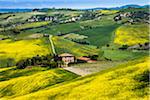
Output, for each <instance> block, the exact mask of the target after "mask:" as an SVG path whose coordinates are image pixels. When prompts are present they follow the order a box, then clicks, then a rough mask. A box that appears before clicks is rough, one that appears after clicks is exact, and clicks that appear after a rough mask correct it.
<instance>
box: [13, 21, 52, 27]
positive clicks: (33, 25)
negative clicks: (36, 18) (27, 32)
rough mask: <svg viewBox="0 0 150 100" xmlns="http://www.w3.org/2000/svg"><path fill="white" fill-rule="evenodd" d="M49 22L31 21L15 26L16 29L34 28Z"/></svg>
mask: <svg viewBox="0 0 150 100" xmlns="http://www.w3.org/2000/svg"><path fill="white" fill-rule="evenodd" d="M49 23H50V22H49V21H43V22H32V23H26V24H22V25H20V26H17V27H16V28H18V29H28V28H36V27H41V26H46V25H48V24H49Z"/></svg>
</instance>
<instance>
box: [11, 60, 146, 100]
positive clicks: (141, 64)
mask: <svg viewBox="0 0 150 100" xmlns="http://www.w3.org/2000/svg"><path fill="white" fill-rule="evenodd" d="M148 64H149V61H148V58H143V59H141V60H136V61H132V62H128V63H125V64H122V65H119V66H117V67H114V68H111V69H108V70H105V71H102V72H99V73H97V74H93V75H90V76H86V77H82V78H79V79H76V80H74V81H72V82H68V83H65V84H63V85H61V84H60V85H57V87H52V88H49V89H47V90H43V91H38V92H35V93H31V94H28V95H24V96H20V97H17V98H13V99H14V100H35V99H37V100H40V99H42V100H48V99H51V100H62V99H63V100H79V99H80V100H88V99H90V100H96V99H97V98H101V99H105V100H110V99H119V100H120V99H121V100H126V99H128V100H129V99H132V100H134V99H135V100H136V99H137V98H138V99H142V100H148V91H149V89H148Z"/></svg>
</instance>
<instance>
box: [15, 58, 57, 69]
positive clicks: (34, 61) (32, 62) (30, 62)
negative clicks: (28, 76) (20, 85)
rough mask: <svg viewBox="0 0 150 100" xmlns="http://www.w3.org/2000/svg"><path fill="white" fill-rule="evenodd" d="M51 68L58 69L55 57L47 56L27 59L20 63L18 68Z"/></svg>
mask: <svg viewBox="0 0 150 100" xmlns="http://www.w3.org/2000/svg"><path fill="white" fill-rule="evenodd" d="M38 65H40V66H43V67H46V66H49V67H50V68H56V67H57V62H56V61H53V56H52V55H46V56H39V55H37V56H35V57H32V58H27V59H25V60H21V61H19V62H18V63H17V64H16V66H17V68H18V69H24V68H26V67H27V66H38Z"/></svg>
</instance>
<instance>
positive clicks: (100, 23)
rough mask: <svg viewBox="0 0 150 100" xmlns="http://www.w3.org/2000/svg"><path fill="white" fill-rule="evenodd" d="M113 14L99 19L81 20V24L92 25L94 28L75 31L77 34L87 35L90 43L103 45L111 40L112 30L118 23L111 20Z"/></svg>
mask: <svg viewBox="0 0 150 100" xmlns="http://www.w3.org/2000/svg"><path fill="white" fill-rule="evenodd" d="M114 16H115V14H113V15H106V16H103V17H102V18H101V19H100V20H92V21H85V22H81V25H82V26H92V27H94V28H92V29H89V30H84V31H80V32H77V33H78V34H81V35H85V36H88V39H87V40H88V41H90V43H91V44H92V45H96V46H100V47H101V46H104V45H106V44H108V43H110V42H111V41H112V37H113V36H114V31H115V30H116V28H117V27H119V26H120V25H119V24H117V23H115V22H114V21H113V17H114Z"/></svg>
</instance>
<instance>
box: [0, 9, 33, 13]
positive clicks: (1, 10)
mask: <svg viewBox="0 0 150 100" xmlns="http://www.w3.org/2000/svg"><path fill="white" fill-rule="evenodd" d="M30 11H32V9H0V13H10V12H30Z"/></svg>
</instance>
